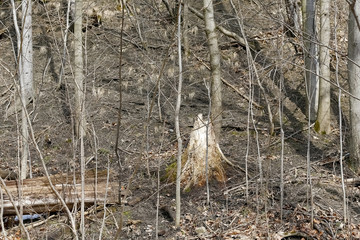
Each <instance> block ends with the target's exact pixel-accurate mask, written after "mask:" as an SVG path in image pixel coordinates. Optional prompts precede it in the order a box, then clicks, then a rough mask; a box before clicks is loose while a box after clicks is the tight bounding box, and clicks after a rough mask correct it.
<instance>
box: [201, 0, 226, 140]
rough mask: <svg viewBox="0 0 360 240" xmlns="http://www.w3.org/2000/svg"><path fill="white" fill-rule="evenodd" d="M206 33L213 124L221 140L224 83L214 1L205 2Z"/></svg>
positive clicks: (216, 134) (216, 135) (205, 0)
mask: <svg viewBox="0 0 360 240" xmlns="http://www.w3.org/2000/svg"><path fill="white" fill-rule="evenodd" d="M204 20H205V31H206V35H207V39H208V44H209V51H210V66H211V122H212V123H213V125H214V131H215V137H216V140H217V141H218V140H219V139H220V132H221V121H222V82H221V68H220V51H219V46H218V40H217V34H216V32H215V29H216V25H215V19H214V8H213V1H212V0H204Z"/></svg>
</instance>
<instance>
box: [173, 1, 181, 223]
mask: <svg viewBox="0 0 360 240" xmlns="http://www.w3.org/2000/svg"><path fill="white" fill-rule="evenodd" d="M177 34H178V36H177V37H178V55H179V85H178V91H177V100H176V108H175V130H176V138H177V142H178V154H177V163H176V166H177V167H176V216H175V227H179V226H180V206H181V195H180V194H181V186H180V183H181V182H180V178H181V156H182V139H181V134H180V120H179V115H180V106H181V88H182V57H181V4H179V10H178V32H177Z"/></svg>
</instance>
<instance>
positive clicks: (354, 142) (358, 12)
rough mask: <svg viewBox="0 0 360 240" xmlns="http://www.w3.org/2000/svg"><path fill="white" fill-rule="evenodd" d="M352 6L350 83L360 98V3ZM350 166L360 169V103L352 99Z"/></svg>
mask: <svg viewBox="0 0 360 240" xmlns="http://www.w3.org/2000/svg"><path fill="white" fill-rule="evenodd" d="M353 2H354V3H353V4H350V10H349V21H348V24H349V26H348V31H349V32H348V34H349V36H348V39H349V40H348V57H349V60H348V81H349V91H350V93H351V94H352V95H353V96H355V97H358V98H360V68H359V66H358V65H357V64H358V63H360V46H359V42H360V30H359V26H358V22H359V21H358V20H359V16H360V2H359V1H353ZM350 125H351V131H350V133H351V137H350V156H351V161H350V164H351V166H352V167H353V169H354V170H358V169H359V165H360V164H359V161H360V102H359V100H356V99H355V98H353V97H350Z"/></svg>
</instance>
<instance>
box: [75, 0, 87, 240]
mask: <svg viewBox="0 0 360 240" xmlns="http://www.w3.org/2000/svg"><path fill="white" fill-rule="evenodd" d="M74 37H75V43H74V48H75V50H74V51H75V133H76V136H77V137H78V138H79V139H80V172H81V221H80V232H81V236H82V239H85V216H84V212H85V202H84V199H85V156H84V136H85V109H84V106H85V91H84V72H83V71H84V59H83V46H82V0H76V1H75V24H74Z"/></svg>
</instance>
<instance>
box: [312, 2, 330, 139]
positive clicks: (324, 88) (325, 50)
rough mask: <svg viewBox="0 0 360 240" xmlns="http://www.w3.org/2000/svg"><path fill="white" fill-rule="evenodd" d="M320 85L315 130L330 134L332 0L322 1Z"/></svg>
mask: <svg viewBox="0 0 360 240" xmlns="http://www.w3.org/2000/svg"><path fill="white" fill-rule="evenodd" d="M320 14H321V15H320V43H321V45H320V49H319V50H320V56H319V62H320V83H319V84H320V86H319V109H318V115H317V120H316V124H315V130H316V131H317V132H319V133H322V134H328V133H330V131H331V128H330V82H329V80H330V50H329V44H330V0H321V1H320Z"/></svg>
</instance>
